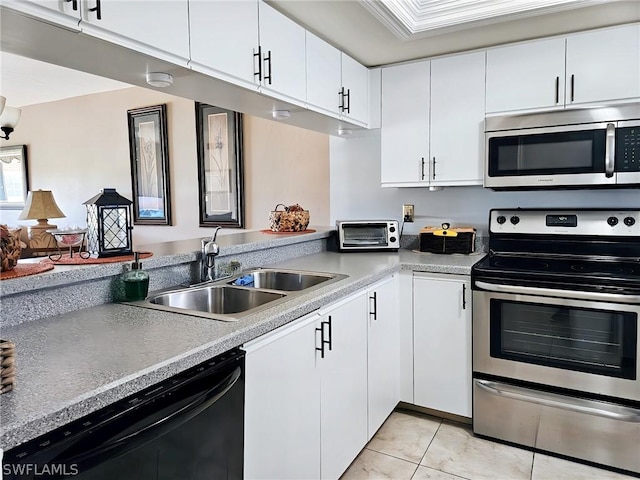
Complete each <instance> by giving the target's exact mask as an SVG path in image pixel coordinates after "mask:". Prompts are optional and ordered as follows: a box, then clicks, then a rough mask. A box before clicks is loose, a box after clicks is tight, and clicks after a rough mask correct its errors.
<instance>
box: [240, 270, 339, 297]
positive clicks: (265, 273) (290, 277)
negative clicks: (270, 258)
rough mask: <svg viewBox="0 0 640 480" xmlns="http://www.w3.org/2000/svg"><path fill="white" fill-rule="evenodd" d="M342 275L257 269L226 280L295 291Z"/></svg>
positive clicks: (256, 286) (270, 288) (271, 288)
mask: <svg viewBox="0 0 640 480" xmlns="http://www.w3.org/2000/svg"><path fill="white" fill-rule="evenodd" d="M336 277H340V278H344V276H343V275H335V274H331V273H316V272H303V271H296V270H276V269H267V268H265V269H259V270H252V271H249V272H246V273H244V274H242V275H239V276H237V277H235V278H234V279H233V280H231V281H230V282H228V283H229V284H230V285H243V286H245V287H252V288H264V289H268V290H280V291H285V292H295V291H300V290H306V289H308V288H311V287H314V286H316V285H318V284H320V283H324V282H327V281H329V280H333V279H335V278H336Z"/></svg>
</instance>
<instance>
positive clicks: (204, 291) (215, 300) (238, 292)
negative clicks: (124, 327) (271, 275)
mask: <svg viewBox="0 0 640 480" xmlns="http://www.w3.org/2000/svg"><path fill="white" fill-rule="evenodd" d="M284 296H285V294H283V293H276V292H264V291H261V290H248V289H243V288H238V287H232V286H228V285H208V286H202V287H198V288H189V289H184V290H179V291H173V292H167V293H161V294H158V295H152V296H150V297H148V298H147V300H146V301H148V302H149V303H152V304H155V305H164V306H167V307H173V308H181V309H184V310H195V311H198V312H205V313H213V314H218V315H231V314H234V313H240V312H246V311H249V310H253V309H254V308H256V307H259V306H261V305H264V304H265V303H269V302H272V301H274V300H278V299H280V298H282V297H284Z"/></svg>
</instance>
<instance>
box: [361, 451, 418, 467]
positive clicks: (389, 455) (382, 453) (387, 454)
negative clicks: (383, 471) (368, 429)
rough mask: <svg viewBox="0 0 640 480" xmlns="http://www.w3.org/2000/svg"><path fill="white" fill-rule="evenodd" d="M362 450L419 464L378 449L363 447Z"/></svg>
mask: <svg viewBox="0 0 640 480" xmlns="http://www.w3.org/2000/svg"><path fill="white" fill-rule="evenodd" d="M364 450H369V451H370V452H375V453H379V454H380V455H386V456H387V457H391V458H395V459H397V460H403V461H405V462H407V463H411V464H413V465H417V466H420V463H416V462H414V461H412V460H407V459H406V458H402V457H397V456H395V455H391V454H390V453H386V452H380V451H378V450H374V449H373V448H369V447H364Z"/></svg>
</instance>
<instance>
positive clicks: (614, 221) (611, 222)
mask: <svg viewBox="0 0 640 480" xmlns="http://www.w3.org/2000/svg"><path fill="white" fill-rule="evenodd" d="M607 223H608V224H609V225H611V226H612V227H615V226H616V225H617V224H618V217H609V218H607Z"/></svg>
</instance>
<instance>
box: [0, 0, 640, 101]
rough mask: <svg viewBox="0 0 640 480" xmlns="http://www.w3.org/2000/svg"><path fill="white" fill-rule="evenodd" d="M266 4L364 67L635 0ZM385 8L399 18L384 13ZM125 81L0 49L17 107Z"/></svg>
mask: <svg viewBox="0 0 640 480" xmlns="http://www.w3.org/2000/svg"><path fill="white" fill-rule="evenodd" d="M267 2H268V3H269V4H271V5H272V6H274V7H275V8H276V9H278V10H280V11H282V12H283V13H285V14H286V15H287V16H289V17H290V18H292V19H293V20H295V21H297V22H298V23H300V24H301V25H303V26H305V27H306V28H307V29H309V30H310V31H312V32H314V33H315V34H316V35H318V36H320V37H321V38H324V39H325V40H327V41H328V42H329V43H331V44H333V45H335V46H336V47H338V48H340V49H342V50H344V51H345V52H347V53H348V54H349V55H351V56H352V57H354V58H355V59H357V60H359V61H360V62H361V63H363V64H365V65H367V66H377V65H385V64H390V63H397V62H401V61H406V60H412V59H417V58H425V57H432V56H437V55H443V54H448V53H453V52H458V51H464V50H471V49H475V48H485V47H489V46H492V45H497V44H500V43H507V42H512V41H519V40H525V39H529V38H536V37H540V36H548V35H556V34H562V33H568V32H571V31H579V30H585V29H589V28H597V27H603V26H608V25H615V24H620V23H629V22H633V21H640V1H638V0H608V1H607V0H384V2H381V1H380V0H267ZM383 3H384V4H383ZM552 4H554V5H552ZM557 4H559V5H557ZM497 6H501V7H503V8H506V10H505V12H506V14H505V15H504V16H498V14H497V12H496V11H495V8H496V7H497ZM524 6H529V7H532V6H533V7H536V8H535V9H534V10H532V11H530V12H529V13H528V14H523V13H522V11H520V7H524ZM403 7H404V9H403ZM516 7H518V8H516ZM549 9H551V10H549ZM392 11H393V12H394V13H397V16H398V18H399V19H398V18H395V19H394V18H393V17H392V16H390V15H389V12H392ZM550 11H551V12H552V13H549V12H550ZM383 17H384V18H383ZM127 86H128V85H126V84H123V83H120V82H116V81H113V80H109V79H105V78H101V77H96V76H94V75H89V74H86V73H82V72H77V71H74V70H69V69H66V68H62V67H56V66H53V65H50V64H46V63H43V62H37V61H35V60H30V59H27V58H24V57H19V56H16V55H12V54H9V53H6V52H0V94H2V95H3V96H5V97H7V104H9V105H11V106H15V107H21V106H26V105H31V104H36V103H44V102H49V101H55V100H60V99H63V98H69V97H76V96H80V95H87V94H91V93H98V92H103V91H109V90H116V89H120V88H125V87H127Z"/></svg>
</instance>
